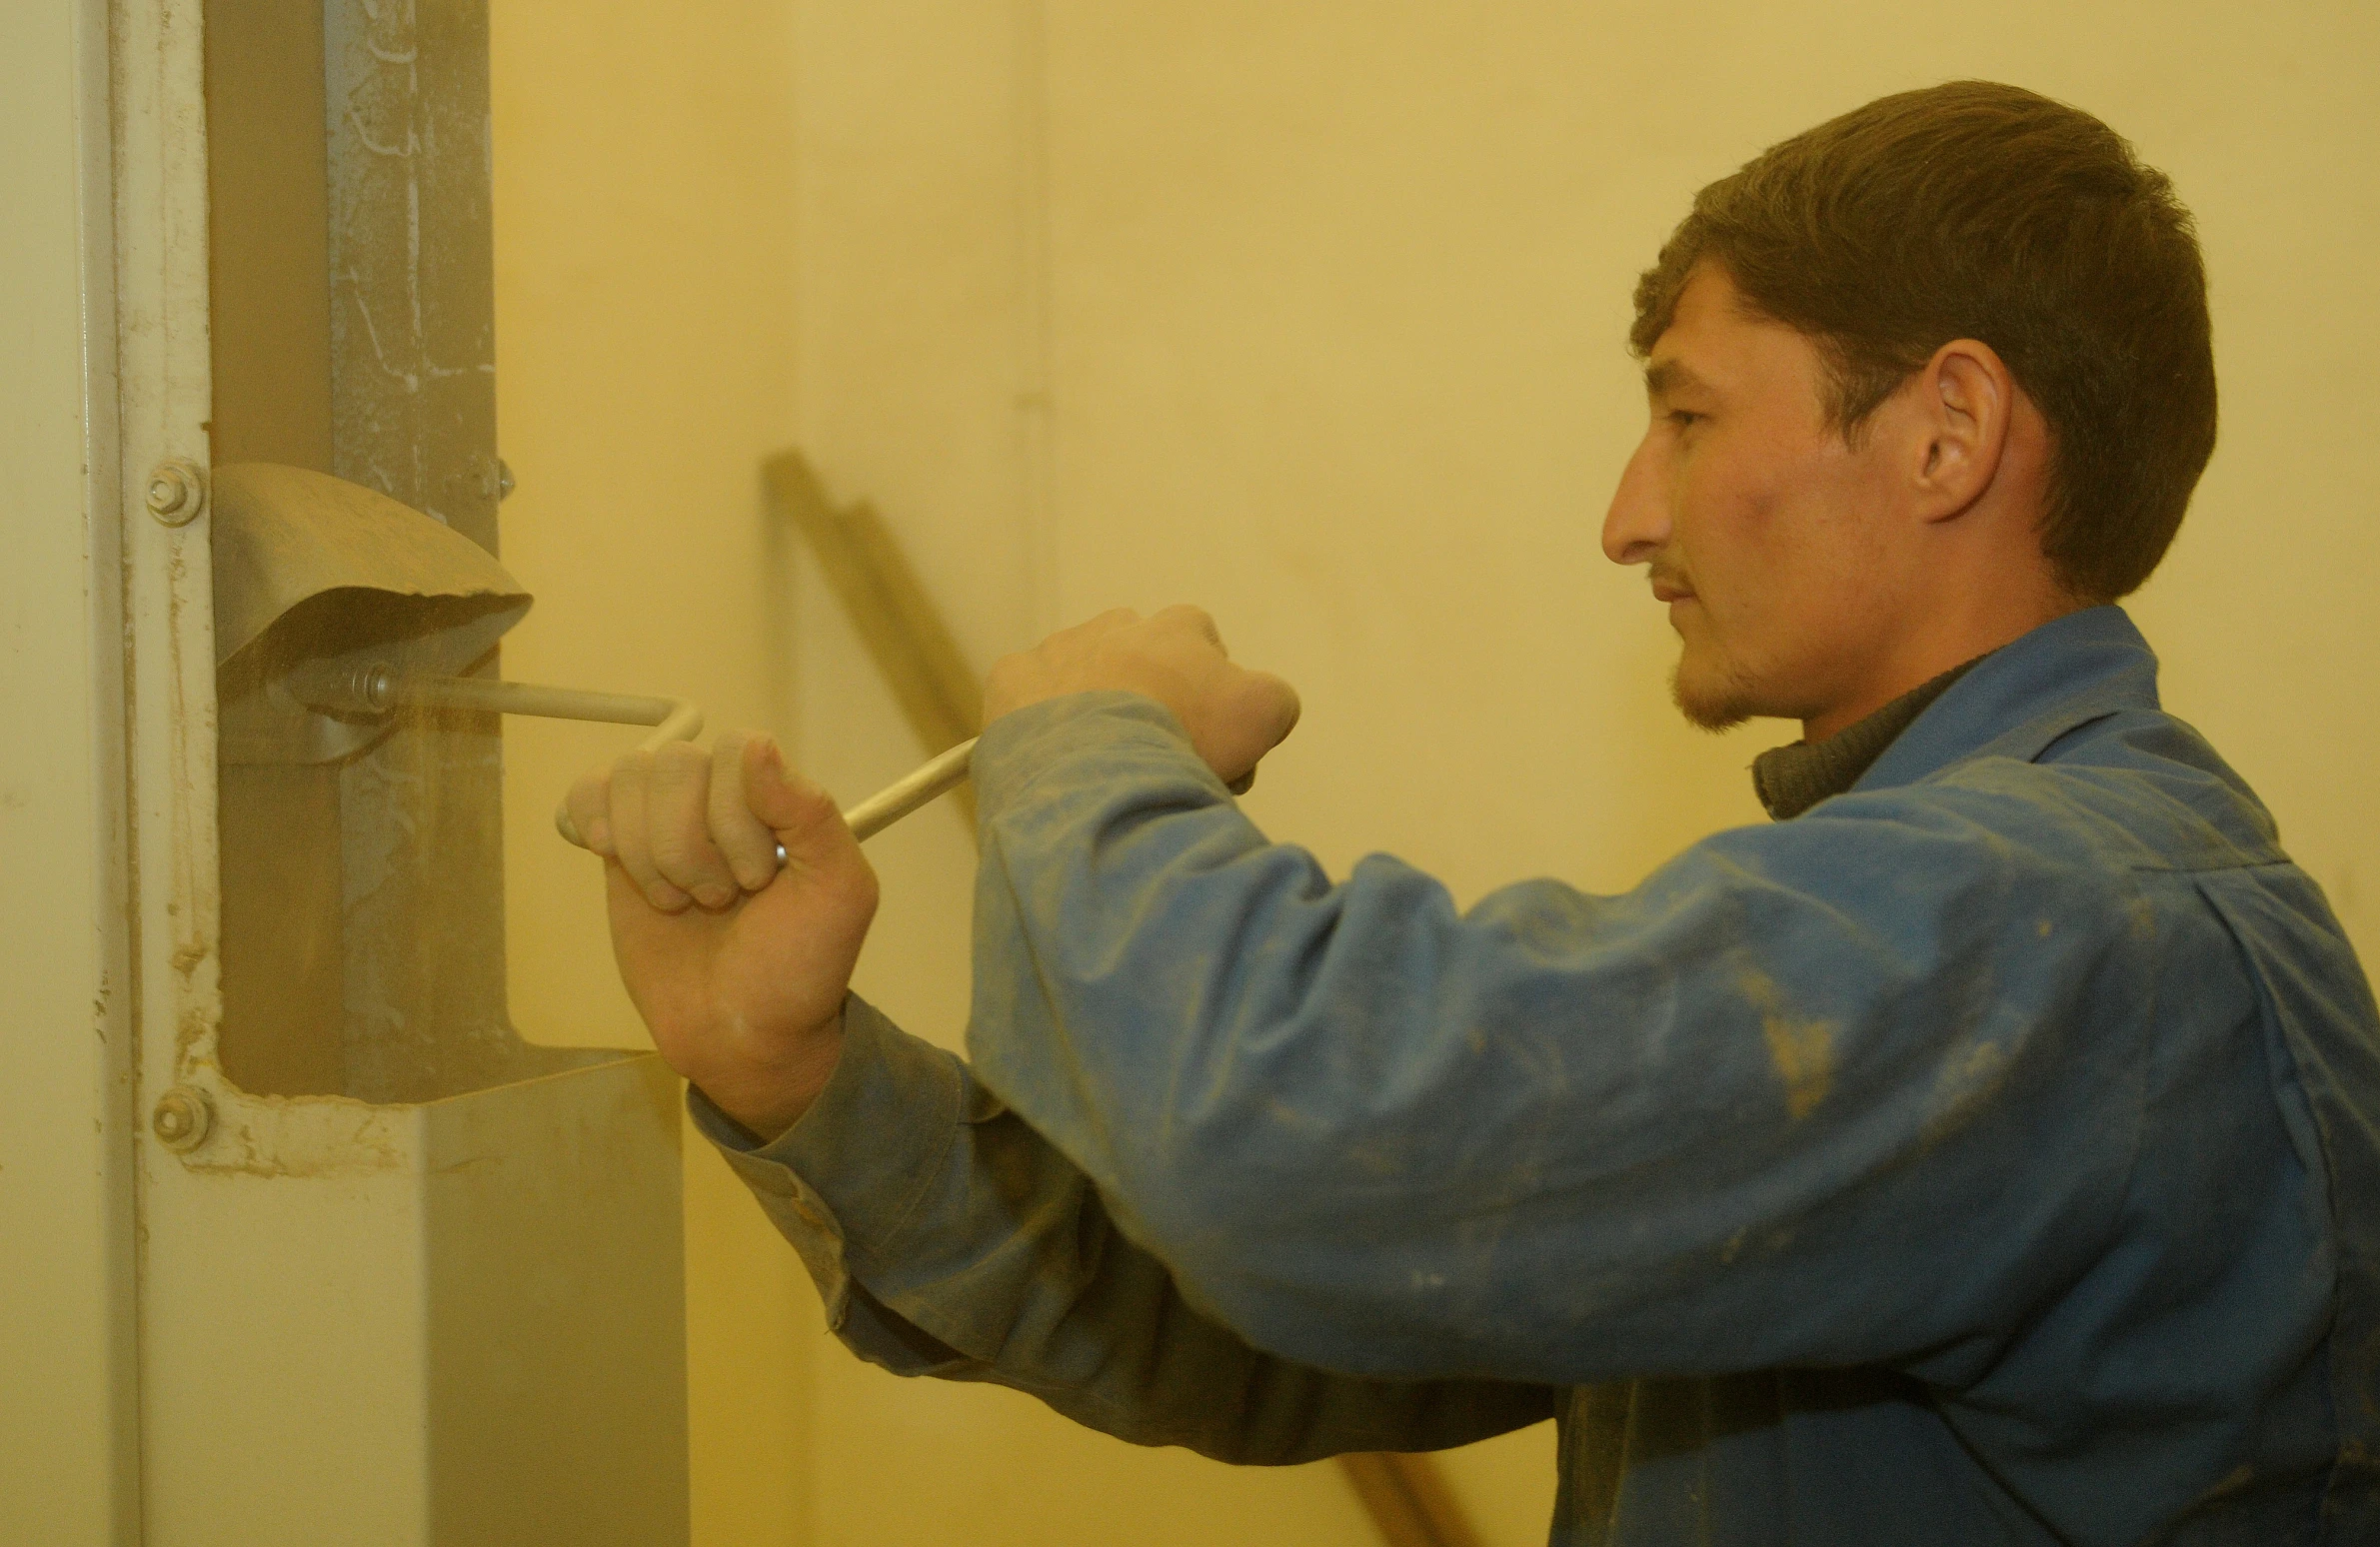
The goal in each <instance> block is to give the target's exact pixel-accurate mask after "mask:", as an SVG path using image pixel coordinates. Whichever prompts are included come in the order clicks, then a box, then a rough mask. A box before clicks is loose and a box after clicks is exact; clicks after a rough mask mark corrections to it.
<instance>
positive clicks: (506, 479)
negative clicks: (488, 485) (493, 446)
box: [496, 457, 513, 501]
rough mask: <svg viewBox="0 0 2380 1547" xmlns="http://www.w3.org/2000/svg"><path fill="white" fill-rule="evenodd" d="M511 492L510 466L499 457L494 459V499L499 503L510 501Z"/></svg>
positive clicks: (511, 477)
mask: <svg viewBox="0 0 2380 1547" xmlns="http://www.w3.org/2000/svg"><path fill="white" fill-rule="evenodd" d="M512 492H513V470H512V465H511V464H510V463H508V462H506V461H505V460H504V459H503V458H502V457H499V458H497V459H496V498H497V499H498V500H499V501H502V500H506V499H510V498H511V496H512Z"/></svg>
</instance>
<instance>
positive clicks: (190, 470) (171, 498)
mask: <svg viewBox="0 0 2380 1547" xmlns="http://www.w3.org/2000/svg"><path fill="white" fill-rule="evenodd" d="M148 500H149V514H150V515H152V516H154V517H156V518H157V519H158V520H159V521H162V522H164V523H165V524H166V525H167V526H169V527H185V526H188V525H189V524H190V523H191V522H193V521H195V520H197V519H198V513H199V512H200V511H203V510H205V509H206V508H207V475H206V474H205V473H203V472H201V471H200V470H199V465H198V464H197V463H195V462H192V461H191V460H190V459H189V458H188V457H168V458H167V459H166V460H165V461H163V462H161V463H159V464H157V467H156V469H155V470H154V471H153V472H151V473H150V474H149V495H148Z"/></svg>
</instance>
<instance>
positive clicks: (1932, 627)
mask: <svg viewBox="0 0 2380 1547" xmlns="http://www.w3.org/2000/svg"><path fill="white" fill-rule="evenodd" d="M2090 605H2091V604H2090V603H2088V602H2084V601H2080V600H2077V599H2076V598H2074V597H2071V596H2069V595H2067V594H2066V593H2065V592H2064V591H2063V590H2060V589H2057V588H2056V587H2054V586H2049V585H2046V584H2045V585H2044V586H2043V587H2042V588H2040V590H2039V591H2038V592H2036V593H2035V594H2033V595H2030V596H2024V597H2010V596H2007V595H2005V594H2000V595H1995V596H1990V597H1986V598H1974V599H1968V605H1965V606H1960V605H1958V604H1957V602H1956V601H1954V600H1953V601H1948V602H1947V603H1940V602H1929V604H1928V605H1927V606H1926V607H1925V608H1923V609H1919V610H1917V611H1918V613H1919V616H1921V617H1923V618H1924V619H1925V622H1924V623H1922V624H1920V625H1918V626H1916V627H1912V628H1909V629H1906V630H1903V631H1901V632H1900V633H1899V634H1898V636H1897V643H1896V645H1895V647H1894V648H1892V649H1890V650H1887V651H1883V652H1879V653H1878V655H1877V658H1876V665H1875V667H1873V668H1872V669H1870V670H1868V671H1865V672H1862V673H1861V674H1860V675H1859V679H1858V681H1857V682H1856V683H1855V684H1854V685H1852V686H1851V687H1850V688H1849V689H1848V690H1846V691H1845V692H1843V693H1842V694H1839V695H1837V696H1836V698H1835V701H1834V702H1833V703H1831V704H1828V705H1827V706H1826V707H1825V708H1824V709H1822V710H1820V711H1819V712H1818V713H1817V714H1815V715H1812V716H1810V717H1808V718H1806V719H1804V720H1803V721H1802V723H1801V739H1802V740H1803V741H1804V742H1810V743H1817V742H1823V741H1825V740H1826V739H1827V738H1829V737H1831V736H1834V735H1836V734H1837V733H1839V732H1841V731H1844V730H1847V729H1849V728H1850V727H1852V726H1855V725H1857V724H1858V723H1859V722H1860V721H1862V720H1865V719H1866V718H1867V717H1868V716H1870V715H1873V714H1874V713H1876V712H1877V711H1878V710H1880V709H1882V708H1884V706H1886V705H1887V704H1891V703H1893V702H1895V701H1896V700H1898V699H1900V698H1902V697H1903V696H1904V695H1906V694H1910V693H1913V692H1915V691H1916V690H1917V689H1919V688H1921V687H1923V686H1924V685H1925V684H1927V683H1930V682H1932V681H1933V680H1934V679H1935V678H1937V677H1940V676H1941V675H1942V674H1943V673H1944V672H1948V671H1950V670H1952V669H1953V668H1955V667H1958V666H1961V665H1963V664H1965V663H1966V662H1970V661H1973V660H1975V659H1977V658H1978V657H1981V656H1988V655H1990V654H1991V653H1992V652H1993V651H1995V650H1998V649H1999V648H2000V647H2001V646H2003V645H2006V644H2009V643H2010V642H2012V641H2015V640H2020V639H2022V638H2024V637H2025V636H2026V635H2028V634H2030V633H2032V632H2033V631H2034V630H2035V629H2038V628H2040V627H2041V626H2042V625H2043V624H2046V623H2051V622H2054V621H2055V620H2057V619H2060V618H2063V617H2065V616H2066V615H2067V614H2069V613H2076V612H2080V611H2081V610H2082V609H2084V608H2086V607H2088V606H2090Z"/></svg>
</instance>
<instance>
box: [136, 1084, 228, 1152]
mask: <svg viewBox="0 0 2380 1547" xmlns="http://www.w3.org/2000/svg"><path fill="white" fill-rule="evenodd" d="M214 1126H215V1106H214V1103H213V1102H211V1101H209V1100H208V1099H207V1097H206V1093H205V1092H204V1091H199V1090H193V1089H191V1088H190V1087H189V1086H188V1085H176V1086H175V1087H174V1088H173V1089H171V1090H168V1091H167V1092H166V1093H165V1094H163V1095H161V1096H159V1097H158V1098H157V1110H156V1111H154V1112H152V1113H151V1114H150V1116H149V1127H150V1129H151V1130H152V1131H153V1132H155V1133H156V1135H157V1141H158V1142H159V1143H161V1144H163V1145H164V1146H165V1147H166V1148H168V1149H170V1150H173V1151H175V1152H176V1153H178V1154H188V1153H189V1152H190V1151H191V1150H193V1149H196V1148H198V1146H199V1145H201V1144H203V1143H205V1142H206V1141H207V1130H208V1129H210V1128H212V1127H214Z"/></svg>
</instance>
